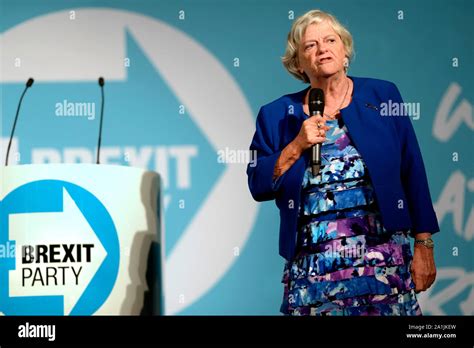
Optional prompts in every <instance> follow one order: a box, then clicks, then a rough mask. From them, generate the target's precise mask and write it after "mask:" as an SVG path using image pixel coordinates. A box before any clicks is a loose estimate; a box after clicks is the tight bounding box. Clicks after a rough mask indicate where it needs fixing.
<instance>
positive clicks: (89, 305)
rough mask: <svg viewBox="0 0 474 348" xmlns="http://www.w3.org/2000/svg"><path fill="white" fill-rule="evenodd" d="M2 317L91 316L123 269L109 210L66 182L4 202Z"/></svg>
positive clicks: (47, 183)
mask: <svg viewBox="0 0 474 348" xmlns="http://www.w3.org/2000/svg"><path fill="white" fill-rule="evenodd" d="M0 222H1V225H0V244H1V245H2V246H3V248H2V249H3V250H2V253H1V255H0V256H1V257H0V284H2V286H1V287H0V291H1V292H0V312H2V313H4V314H6V315H31V314H35V315H91V314H94V312H96V311H97V310H98V309H99V308H100V306H101V305H102V304H103V303H104V302H105V301H106V299H107V297H108V296H109V294H110V292H111V291H112V289H113V286H114V284H115V281H116V278H117V274H118V269H119V258H120V255H119V250H120V248H119V241H118V236H117V231H116V228H115V225H114V222H113V221H112V218H111V217H110V215H109V213H108V212H107V210H106V208H105V207H104V206H103V205H102V203H101V202H100V201H99V200H98V199H97V198H96V197H95V196H94V195H93V194H91V193H90V192H88V191H86V190H85V189H83V188H81V187H79V186H77V185H74V184H72V183H68V182H65V181H59V180H41V181H35V182H31V183H28V184H25V185H23V186H20V187H18V188H17V189H15V190H13V191H12V192H10V193H9V194H8V195H7V196H6V197H5V198H4V199H3V200H2V201H1V202H0Z"/></svg>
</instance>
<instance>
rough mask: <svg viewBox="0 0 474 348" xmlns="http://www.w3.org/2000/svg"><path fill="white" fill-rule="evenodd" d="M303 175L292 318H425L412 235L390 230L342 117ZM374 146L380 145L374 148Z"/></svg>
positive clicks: (290, 275)
mask: <svg viewBox="0 0 474 348" xmlns="http://www.w3.org/2000/svg"><path fill="white" fill-rule="evenodd" d="M326 124H327V125H328V126H329V127H331V129H330V130H329V131H328V132H327V134H326V139H327V140H326V141H325V142H324V143H323V145H322V149H321V162H322V163H321V170H320V173H319V174H318V175H317V176H314V177H313V175H312V173H311V167H310V166H309V167H308V168H307V169H306V171H305V174H304V179H303V183H302V190H301V200H300V202H301V203H300V207H299V217H298V236H297V246H296V256H295V258H294V259H293V260H291V261H289V262H286V264H285V268H284V272H283V279H282V283H283V284H284V296H283V303H282V305H281V309H280V311H281V312H282V313H284V314H287V315H422V313H421V309H420V306H419V304H418V301H417V298H416V295H415V291H414V287H415V286H414V283H413V281H412V278H411V275H410V265H411V262H412V253H411V249H410V240H409V238H408V231H407V230H403V231H387V230H385V229H384V227H383V225H382V221H381V216H380V212H379V210H378V207H377V202H376V197H375V194H374V190H373V187H372V184H371V181H370V177H369V173H368V172H367V167H366V166H365V164H364V161H363V159H362V157H361V155H360V154H359V152H358V151H357V149H356V148H355V147H354V145H353V143H352V141H351V139H350V137H349V135H348V131H347V127H346V126H345V125H344V124H343V120H342V118H341V117H340V114H339V115H337V118H336V119H335V120H329V121H327V122H326ZM374 146H375V145H374Z"/></svg>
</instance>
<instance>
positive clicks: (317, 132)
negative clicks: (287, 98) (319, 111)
mask: <svg viewBox="0 0 474 348" xmlns="http://www.w3.org/2000/svg"><path fill="white" fill-rule="evenodd" d="M326 120H327V118H326V117H323V116H311V117H309V118H308V119H306V120H305V121H304V122H303V124H302V126H301V128H300V131H299V133H298V135H297V137H296V138H295V139H294V140H293V142H295V143H296V144H297V146H298V147H299V148H300V150H301V152H303V151H304V150H306V149H308V148H309V147H311V146H312V145H314V144H316V143H323V142H324V141H326V131H327V130H329V129H330V127H329V126H326ZM318 125H319V127H318Z"/></svg>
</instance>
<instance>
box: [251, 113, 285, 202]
mask: <svg viewBox="0 0 474 348" xmlns="http://www.w3.org/2000/svg"><path fill="white" fill-rule="evenodd" d="M271 116H272V115H271V113H270V112H269V111H268V110H267V109H266V108H265V107H262V108H260V111H259V113H258V116H257V121H256V130H255V134H254V136H253V138H252V142H251V144H250V151H252V152H254V153H256V157H255V155H254V156H253V157H252V158H256V161H255V162H254V163H249V164H248V165H247V177H248V186H249V189H250V192H251V194H252V197H253V198H254V199H255V200H256V201H258V202H262V201H268V200H272V199H275V198H276V194H277V192H278V190H279V188H280V186H281V183H282V182H283V180H284V177H285V176H286V173H284V174H283V175H282V176H280V177H279V178H278V179H277V180H275V181H273V171H274V168H275V163H276V161H277V160H278V157H280V154H281V150H280V149H277V144H278V143H279V136H278V132H277V129H276V128H277V126H276V124H275V121H274V120H273V119H272V117H271Z"/></svg>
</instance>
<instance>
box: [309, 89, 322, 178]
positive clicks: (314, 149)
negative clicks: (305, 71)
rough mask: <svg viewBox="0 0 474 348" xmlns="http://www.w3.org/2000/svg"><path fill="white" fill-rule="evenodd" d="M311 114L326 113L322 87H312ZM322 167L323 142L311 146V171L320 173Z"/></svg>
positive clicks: (310, 97)
mask: <svg viewBox="0 0 474 348" xmlns="http://www.w3.org/2000/svg"><path fill="white" fill-rule="evenodd" d="M308 104H309V114H310V116H316V115H319V116H322V115H323V114H324V92H323V90H322V89H321V88H311V90H310V91H309V102H308ZM320 168H321V143H317V144H314V145H313V146H311V172H312V173H313V176H316V175H317V174H318V173H319V169H320Z"/></svg>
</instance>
